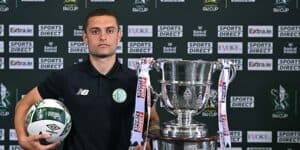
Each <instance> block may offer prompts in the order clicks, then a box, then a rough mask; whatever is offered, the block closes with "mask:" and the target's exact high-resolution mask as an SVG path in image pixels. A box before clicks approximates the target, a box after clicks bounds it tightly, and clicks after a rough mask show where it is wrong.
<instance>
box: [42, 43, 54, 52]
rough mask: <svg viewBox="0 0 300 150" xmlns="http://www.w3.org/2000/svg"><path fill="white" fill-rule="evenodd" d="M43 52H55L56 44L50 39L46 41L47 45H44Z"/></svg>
mask: <svg viewBox="0 0 300 150" xmlns="http://www.w3.org/2000/svg"><path fill="white" fill-rule="evenodd" d="M44 52H45V53H57V45H55V44H54V42H52V41H50V42H48V43H47V45H44Z"/></svg>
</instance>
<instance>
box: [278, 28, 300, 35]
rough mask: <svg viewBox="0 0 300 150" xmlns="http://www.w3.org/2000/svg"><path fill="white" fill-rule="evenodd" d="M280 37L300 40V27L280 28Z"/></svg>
mask: <svg viewBox="0 0 300 150" xmlns="http://www.w3.org/2000/svg"><path fill="white" fill-rule="evenodd" d="M278 37H280V38H300V26H299V25H298V26H278Z"/></svg>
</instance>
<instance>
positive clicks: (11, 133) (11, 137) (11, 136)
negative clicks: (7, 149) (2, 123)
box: [9, 129, 18, 141]
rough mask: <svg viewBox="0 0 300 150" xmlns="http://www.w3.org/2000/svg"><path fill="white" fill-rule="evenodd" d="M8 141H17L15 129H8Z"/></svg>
mask: <svg viewBox="0 0 300 150" xmlns="http://www.w3.org/2000/svg"><path fill="white" fill-rule="evenodd" d="M9 140H10V141H18V138H17V133H16V129H9Z"/></svg>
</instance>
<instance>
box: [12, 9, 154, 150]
mask: <svg viewBox="0 0 300 150" xmlns="http://www.w3.org/2000/svg"><path fill="white" fill-rule="evenodd" d="M121 37H122V34H121V32H120V29H119V24H118V21H117V17H116V15H115V14H114V13H113V12H112V11H109V10H106V9H96V10H94V11H92V12H90V13H89V14H88V16H87V17H86V21H85V32H84V33H83V41H84V42H85V43H86V44H87V45H88V49H89V55H88V60H87V61H85V62H83V63H80V64H77V65H73V66H72V67H70V68H66V69H63V70H61V71H58V72H55V73H53V74H52V75H51V76H50V77H48V78H47V79H46V80H45V81H43V82H42V83H40V84H39V85H38V86H37V87H35V88H33V89H32V90H31V91H30V92H29V93H28V94H27V95H26V96H25V97H24V98H23V99H22V100H20V102H19V103H18V104H17V106H16V112H15V128H16V132H17V136H18V141H19V144H20V145H21V147H22V148H24V149H26V150H48V149H49V150H50V149H56V148H57V147H58V145H59V144H60V143H59V142H55V143H52V144H49V145H42V144H40V140H41V139H45V138H47V137H49V136H50V135H48V134H41V135H32V136H28V135H27V132H26V129H25V117H26V113H27V111H28V109H29V107H30V106H31V105H32V104H34V103H36V102H38V101H39V100H42V99H44V98H56V99H63V103H64V104H65V105H66V106H67V107H68V109H69V111H70V113H71V116H72V129H71V132H70V133H69V135H68V136H67V138H66V139H65V141H64V150H110V149H111V150H128V147H129V145H130V134H131V132H130V130H131V128H132V112H133V109H134V100H135V93H136V92H135V91H136V84H137V77H136V73H135V72H134V71H132V70H129V69H127V68H126V67H124V66H122V65H121V64H120V63H119V62H118V61H117V57H116V47H117V45H118V43H119V42H120V40H121ZM82 91H85V92H82ZM156 118H158V117H156Z"/></svg>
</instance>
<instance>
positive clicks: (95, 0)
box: [91, 0, 115, 2]
mask: <svg viewBox="0 0 300 150" xmlns="http://www.w3.org/2000/svg"><path fill="white" fill-rule="evenodd" d="M114 1H115V0H91V2H114Z"/></svg>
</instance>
